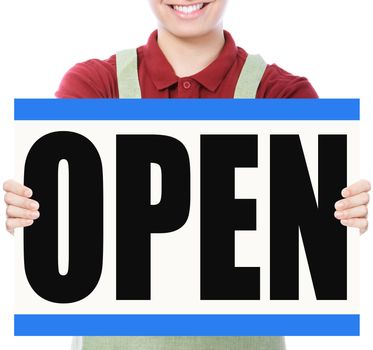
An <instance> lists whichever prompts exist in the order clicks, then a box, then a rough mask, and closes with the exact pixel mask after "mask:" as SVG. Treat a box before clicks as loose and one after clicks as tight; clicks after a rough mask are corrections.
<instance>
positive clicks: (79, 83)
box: [55, 55, 118, 98]
mask: <svg viewBox="0 0 373 350" xmlns="http://www.w3.org/2000/svg"><path fill="white" fill-rule="evenodd" d="M55 96H56V97H58V98H116V97H118V84H117V77H116V60H115V55H114V56H111V57H110V58H109V59H107V60H98V59H91V60H88V61H85V62H81V63H78V64H76V65H75V66H73V67H72V68H70V69H69V70H68V71H67V73H66V74H65V75H64V77H63V78H62V81H61V83H60V86H59V88H58V90H57V91H56V93H55Z"/></svg>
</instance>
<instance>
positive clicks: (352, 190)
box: [342, 180, 371, 198]
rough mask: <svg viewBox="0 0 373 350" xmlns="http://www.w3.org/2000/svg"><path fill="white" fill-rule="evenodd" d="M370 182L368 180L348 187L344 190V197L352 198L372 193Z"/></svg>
mask: <svg viewBox="0 0 373 350" xmlns="http://www.w3.org/2000/svg"><path fill="white" fill-rule="evenodd" d="M370 188H371V186H370V182H369V181H367V180H360V181H358V182H355V183H354V184H352V185H351V186H348V187H346V188H344V189H343V190H342V196H343V197H345V198H346V197H351V196H355V195H357V194H359V193H361V192H369V191H370Z"/></svg>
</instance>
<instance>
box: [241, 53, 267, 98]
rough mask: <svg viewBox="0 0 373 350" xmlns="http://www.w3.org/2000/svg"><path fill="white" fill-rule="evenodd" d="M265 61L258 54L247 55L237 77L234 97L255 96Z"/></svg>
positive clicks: (265, 64) (265, 65) (264, 67)
mask: <svg viewBox="0 0 373 350" xmlns="http://www.w3.org/2000/svg"><path fill="white" fill-rule="evenodd" d="M266 67H267V63H266V62H265V61H264V60H263V58H262V57H261V56H260V55H248V56H247V59H246V61H245V64H244V66H243V68H242V71H241V74H240V77H239V79H238V82H237V85H236V90H235V93H234V98H255V97H256V92H257V90H258V86H259V84H260V81H261V80H262V77H263V74H264V71H265V69H266Z"/></svg>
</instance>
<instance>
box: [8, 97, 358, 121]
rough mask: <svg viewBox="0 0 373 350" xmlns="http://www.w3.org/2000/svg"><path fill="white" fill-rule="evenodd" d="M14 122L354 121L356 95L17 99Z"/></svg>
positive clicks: (356, 114) (355, 116)
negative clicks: (246, 97)
mask: <svg viewBox="0 0 373 350" xmlns="http://www.w3.org/2000/svg"><path fill="white" fill-rule="evenodd" d="M14 103H15V106H14V107H15V116H14V118H15V120H359V118H360V100H359V99H16V100H15V101H14Z"/></svg>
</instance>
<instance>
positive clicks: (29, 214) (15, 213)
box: [6, 205, 40, 220]
mask: <svg viewBox="0 0 373 350" xmlns="http://www.w3.org/2000/svg"><path fill="white" fill-rule="evenodd" d="M6 215H7V216H8V218H16V219H31V220H35V219H37V218H38V217H39V216H40V213H39V212H38V211H37V210H27V209H23V208H19V207H15V206H14V205H9V206H8V208H6Z"/></svg>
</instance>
